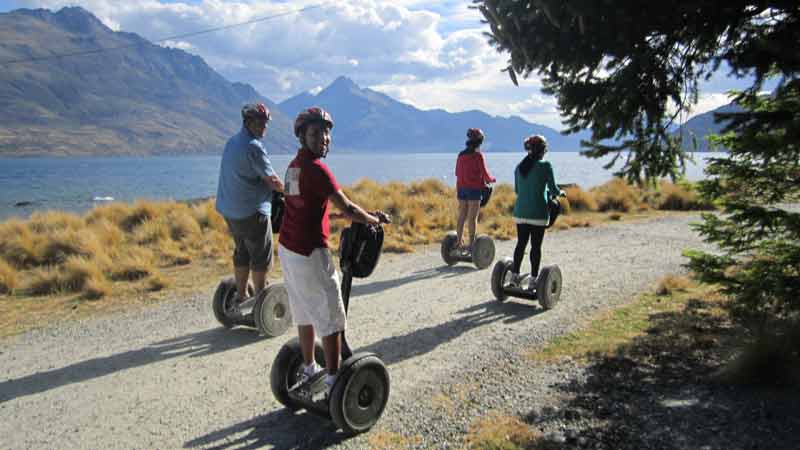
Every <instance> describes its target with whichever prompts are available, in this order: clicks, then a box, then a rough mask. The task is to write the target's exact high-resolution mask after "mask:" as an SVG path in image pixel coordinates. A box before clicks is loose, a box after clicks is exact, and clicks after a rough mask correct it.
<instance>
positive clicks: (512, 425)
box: [464, 412, 541, 450]
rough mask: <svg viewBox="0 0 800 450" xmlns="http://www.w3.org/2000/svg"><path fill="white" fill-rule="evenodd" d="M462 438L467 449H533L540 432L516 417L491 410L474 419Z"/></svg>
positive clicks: (537, 443) (537, 444)
mask: <svg viewBox="0 0 800 450" xmlns="http://www.w3.org/2000/svg"><path fill="white" fill-rule="evenodd" d="M464 440H465V448H468V449H503V450H506V449H507V450H517V449H519V450H522V449H535V448H537V447H538V446H539V444H540V443H541V442H540V440H541V434H540V433H539V432H537V431H535V430H534V429H532V428H531V427H530V426H528V425H527V424H526V423H525V422H523V421H521V420H519V419H517V418H516V417H510V416H506V415H501V414H498V413H495V412H493V413H490V414H489V415H488V416H487V417H484V418H482V419H480V420H477V421H475V422H474V423H473V424H472V426H471V427H470V429H469V433H468V434H467V435H466V437H465V438H464Z"/></svg>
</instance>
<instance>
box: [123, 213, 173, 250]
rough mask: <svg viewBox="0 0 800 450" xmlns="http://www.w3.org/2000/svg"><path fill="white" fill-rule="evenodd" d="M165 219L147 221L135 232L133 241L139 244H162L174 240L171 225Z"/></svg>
mask: <svg viewBox="0 0 800 450" xmlns="http://www.w3.org/2000/svg"><path fill="white" fill-rule="evenodd" d="M165 219H166V218H164V217H158V218H154V219H147V220H145V221H144V222H142V223H141V224H139V226H137V227H136V228H135V229H134V231H133V240H134V241H136V242H137V243H139V244H143V245H152V244H160V243H161V242H164V241H166V240H169V239H172V236H171V230H170V225H169V223H168V222H167V220H165Z"/></svg>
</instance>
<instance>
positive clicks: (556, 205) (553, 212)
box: [546, 197, 561, 228]
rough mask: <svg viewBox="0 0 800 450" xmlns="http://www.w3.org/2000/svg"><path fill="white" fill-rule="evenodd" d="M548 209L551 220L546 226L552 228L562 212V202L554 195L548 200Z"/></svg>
mask: <svg viewBox="0 0 800 450" xmlns="http://www.w3.org/2000/svg"><path fill="white" fill-rule="evenodd" d="M547 209H548V210H549V211H550V220H549V221H548V222H547V227H546V228H550V227H552V226H553V224H554V223H556V219H558V216H559V215H560V214H561V202H560V201H559V200H558V197H553V198H551V199H550V201H549V202H547Z"/></svg>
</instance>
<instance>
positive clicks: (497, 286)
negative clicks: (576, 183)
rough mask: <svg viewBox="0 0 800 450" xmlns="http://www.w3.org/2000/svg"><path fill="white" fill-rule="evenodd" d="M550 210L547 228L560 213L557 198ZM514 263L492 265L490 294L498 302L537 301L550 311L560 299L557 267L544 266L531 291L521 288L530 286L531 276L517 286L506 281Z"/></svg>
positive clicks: (552, 201) (559, 278)
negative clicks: (516, 299) (511, 299)
mask: <svg viewBox="0 0 800 450" xmlns="http://www.w3.org/2000/svg"><path fill="white" fill-rule="evenodd" d="M548 208H549V209H550V220H549V221H548V223H547V228H550V227H551V226H553V223H555V221H556V219H557V218H558V216H559V214H560V213H561V203H560V202H559V201H558V199H557V198H552V199H551V200H550V202H549V203H548ZM513 265H514V261H512V260H511V258H503V259H501V260H500V261H497V263H496V264H495V265H494V269H493V270H492V293H493V294H494V297H495V298H496V299H497V300H498V301H501V302H503V301H505V300H506V299H507V298H508V297H516V298H525V299H528V300H538V301H539V304H540V305H541V306H542V308H544V309H552V308H553V307H555V306H556V304H557V303H558V301H559V300H560V299H561V286H562V278H561V269H560V268H559V267H558V266H557V265H552V266H545V267H543V268H542V269H541V270H539V277H538V278H537V279H536V283H535V284H534V286H532V289H525V288H523V287H522V286H525V285H528V284H530V279H531V276H532V275H531V274H530V273H526V274H523V275H522V276H521V277H520V278H521V279H520V280H518V283H519V284H518V285H513V286H512V285H511V283H510V280H508V279H507V277H508V276H509V274H510V273H511V267H512V266H513Z"/></svg>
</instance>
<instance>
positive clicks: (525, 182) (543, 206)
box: [514, 161, 559, 226]
mask: <svg viewBox="0 0 800 450" xmlns="http://www.w3.org/2000/svg"><path fill="white" fill-rule="evenodd" d="M514 192H516V194H517V200H516V202H514V222H516V223H527V224H530V225H540V226H545V225H547V221H548V220H550V211H549V210H548V208H547V202H548V201H549V200H550V198H551V197H555V196H556V195H558V192H559V190H558V185H556V177H555V175H554V174H553V166H552V165H550V162H549V161H536V162H535V163H533V167H531V170H530V171H529V172H528V174H527V175H526V176H523V175H522V173H521V172H520V170H519V167H517V169H516V170H514Z"/></svg>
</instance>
